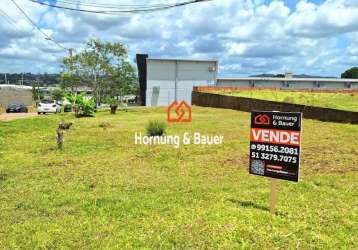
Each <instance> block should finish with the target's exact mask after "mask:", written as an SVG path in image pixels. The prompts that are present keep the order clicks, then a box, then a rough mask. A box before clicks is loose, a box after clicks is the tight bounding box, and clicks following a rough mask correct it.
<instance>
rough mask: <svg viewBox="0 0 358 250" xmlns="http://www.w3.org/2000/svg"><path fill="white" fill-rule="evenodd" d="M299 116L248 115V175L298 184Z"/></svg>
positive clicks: (290, 113)
mask: <svg viewBox="0 0 358 250" xmlns="http://www.w3.org/2000/svg"><path fill="white" fill-rule="evenodd" d="M301 121H302V113H298V112H268V111H262V112H260V111H254V112H252V113H251V130H250V167H249V169H250V174H255V175H261V176H267V177H272V178H277V179H284V180H289V181H296V182H298V174H299V166H300V145H301Z"/></svg>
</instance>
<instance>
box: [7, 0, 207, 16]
mask: <svg viewBox="0 0 358 250" xmlns="http://www.w3.org/2000/svg"><path fill="white" fill-rule="evenodd" d="M12 1H13V0H12ZM29 1H31V2H33V3H36V4H40V5H45V6H49V7H53V8H58V9H65V10H71V11H78V12H88V13H96V14H111V15H115V14H134V13H145V12H154V11H161V10H167V9H171V8H175V7H180V6H185V5H189V4H195V3H200V2H208V1H212V0H190V1H186V2H181V3H175V4H167V5H143V6H140V7H136V8H128V6H131V5H123V6H122V9H120V8H114V10H103V9H99V10H91V9H84V8H76V7H72V6H61V5H57V4H52V3H48V2H39V1H38V0H29ZM58 2H59V3H61V2H62V3H66V4H72V5H73V4H75V5H78V4H77V3H69V2H68V1H65V0H62V1H61V0H59V1H58ZM78 3H80V2H78ZM83 5H87V6H89V7H102V8H104V9H105V8H110V7H109V5H107V6H103V5H102V6H99V5H98V4H92V5H91V4H89V3H83ZM96 5H97V6H96ZM132 6H133V5H132ZM123 7H126V8H123ZM111 9H113V6H112V8H111Z"/></svg>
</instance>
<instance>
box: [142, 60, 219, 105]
mask: <svg viewBox="0 0 358 250" xmlns="http://www.w3.org/2000/svg"><path fill="white" fill-rule="evenodd" d="M137 64H138V71H139V82H140V88H141V99H142V101H143V100H144V105H146V106H167V105H168V104H170V103H171V102H173V101H174V100H177V101H182V100H185V101H186V102H187V103H191V93H192V91H193V87H194V86H215V84H216V78H217V70H218V61H217V60H215V59H213V60H195V59H190V60H189V59H156V58H148V57H147V55H137Z"/></svg>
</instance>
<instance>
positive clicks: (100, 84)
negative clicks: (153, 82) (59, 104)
mask: <svg viewBox="0 0 358 250" xmlns="http://www.w3.org/2000/svg"><path fill="white" fill-rule="evenodd" d="M63 64H64V69H65V71H64V73H63V74H62V82H64V83H66V82H67V86H72V85H76V84H72V83H77V84H80V85H86V86H89V87H91V88H92V90H93V93H94V96H95V99H96V101H97V103H101V102H102V100H105V98H106V97H108V96H109V97H116V96H121V95H124V94H129V93H136V92H135V91H137V89H138V87H137V86H138V81H137V77H136V73H135V70H134V68H133V66H132V65H131V64H130V63H129V62H128V53H127V49H126V47H125V46H124V45H123V44H121V43H110V42H102V41H100V40H98V39H90V40H89V41H88V42H87V44H86V47H85V49H84V50H83V51H81V52H80V53H79V54H77V55H70V56H69V57H65V58H64V60H63ZM76 77H78V78H79V79H77V80H78V81H76V79H75V78H76ZM71 84H72V85H71Z"/></svg>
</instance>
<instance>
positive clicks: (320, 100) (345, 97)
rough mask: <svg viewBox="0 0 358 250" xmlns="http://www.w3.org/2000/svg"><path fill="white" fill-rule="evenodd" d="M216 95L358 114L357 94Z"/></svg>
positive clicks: (234, 92)
mask: <svg viewBox="0 0 358 250" xmlns="http://www.w3.org/2000/svg"><path fill="white" fill-rule="evenodd" d="M216 93H219V94H225V95H234V96H242V97H249V98H257V99H263V100H269V101H278V102H288V103H295V104H304V105H310V106H319V107H325V108H334V109H342V110H349V111H357V112H358V94H357V93H351V94H348V93H319V92H298V91H287V90H281V91H278V90H223V91H216Z"/></svg>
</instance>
